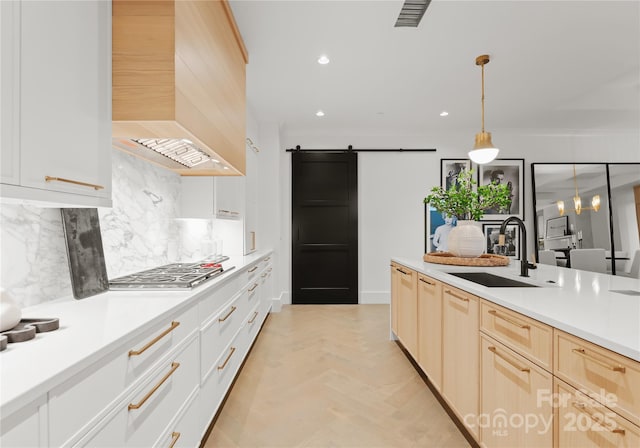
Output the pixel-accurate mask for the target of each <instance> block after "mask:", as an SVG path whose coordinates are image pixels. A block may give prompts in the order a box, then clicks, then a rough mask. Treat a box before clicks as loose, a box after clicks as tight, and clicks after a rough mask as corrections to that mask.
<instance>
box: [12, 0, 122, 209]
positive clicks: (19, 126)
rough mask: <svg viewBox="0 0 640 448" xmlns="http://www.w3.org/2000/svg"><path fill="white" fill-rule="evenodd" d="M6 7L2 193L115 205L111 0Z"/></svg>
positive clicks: (50, 199)
mask: <svg viewBox="0 0 640 448" xmlns="http://www.w3.org/2000/svg"><path fill="white" fill-rule="evenodd" d="M1 7H2V12H1V14H2V17H1V20H2V31H1V34H2V37H1V45H2V57H1V64H2V65H1V67H0V72H1V85H2V89H1V92H0V94H1V95H2V110H1V113H2V115H1V119H2V126H1V128H2V134H1V141H2V148H1V149H2V162H3V168H2V184H3V185H2V191H1V195H2V196H3V197H5V198H14V199H27V200H33V201H45V202H50V203H59V204H65V205H77V206H110V205H111V2H105V1H100V0H87V1H82V2H78V1H55V2H51V1H23V2H2V5H1ZM17 92H19V94H17ZM5 99H6V103H5ZM5 163H7V166H6V167H5Z"/></svg>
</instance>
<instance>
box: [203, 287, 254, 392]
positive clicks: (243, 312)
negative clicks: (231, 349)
mask: <svg viewBox="0 0 640 448" xmlns="http://www.w3.org/2000/svg"><path fill="white" fill-rule="evenodd" d="M247 300H248V299H247V291H246V290H245V291H243V292H241V293H239V294H238V295H237V296H236V297H235V299H234V300H233V301H232V302H231V303H229V304H228V305H227V306H226V307H224V308H223V309H222V310H221V311H220V312H219V313H218V314H216V315H215V316H214V317H213V319H212V320H211V321H210V322H209V323H207V325H206V326H205V327H204V328H203V329H202V330H200V350H201V351H200V357H201V361H200V364H201V368H200V369H201V372H200V375H201V378H202V380H204V379H205V378H206V377H207V376H208V375H210V374H211V371H212V370H215V368H216V366H215V362H216V360H217V359H218V358H219V357H220V353H222V351H223V350H224V348H225V347H226V346H227V345H229V343H230V342H231V339H233V337H234V336H235V335H236V333H237V332H238V330H239V329H240V327H242V324H243V322H244V319H245V317H246V316H247V311H248V306H247V303H248V302H247Z"/></svg>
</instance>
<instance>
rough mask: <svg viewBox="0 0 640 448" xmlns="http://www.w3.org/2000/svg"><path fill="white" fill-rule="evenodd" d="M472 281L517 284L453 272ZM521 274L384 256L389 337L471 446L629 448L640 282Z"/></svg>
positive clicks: (544, 269)
mask: <svg viewBox="0 0 640 448" xmlns="http://www.w3.org/2000/svg"><path fill="white" fill-rule="evenodd" d="M472 272H475V273H482V272H484V273H490V274H494V275H496V276H499V277H502V278H507V279H510V280H515V281H520V282H524V283H527V285H526V286H527V287H487V286H483V285H481V284H478V283H475V282H473V281H470V280H465V279H463V278H460V277H458V276H456V275H455V274H459V273H472ZM519 273H520V269H519V263H517V262H516V263H512V264H511V265H510V266H506V267H489V268H479V267H466V266H450V265H440V264H432V263H425V262H423V261H422V260H421V259H406V258H393V259H392V261H391V278H392V307H391V330H392V336H393V337H397V339H398V341H399V343H400V344H401V346H402V347H403V349H404V350H405V352H406V353H407V355H408V356H409V358H410V360H412V361H413V363H414V366H416V368H417V369H418V370H419V371H420V372H421V373H423V374H424V375H425V377H426V378H427V379H428V384H429V385H430V387H431V388H432V390H433V391H434V392H435V393H436V394H437V395H438V396H439V397H440V398H441V402H442V403H443V404H444V406H445V407H446V408H448V409H449V410H450V411H451V414H452V415H454V416H455V418H454V419H455V420H457V421H458V423H459V426H461V428H463V432H466V435H467V437H468V439H469V440H470V441H472V442H474V443H478V444H481V445H483V446H487V447H492V446H549V447H551V446H581V447H582V446H594V447H595V446H604V445H607V446H609V445H610V446H638V444H640V280H637V279H630V278H625V277H616V276H609V275H603V274H597V273H592V272H586V271H579V270H575V269H567V268H560V267H553V266H547V265H539V266H538V268H537V269H535V270H530V271H529V274H530V277H528V278H523V277H520V276H519ZM523 286H524V285H523ZM527 418H528V419H529V420H527ZM572 419H573V420H572ZM524 422H526V425H525V424H524Z"/></svg>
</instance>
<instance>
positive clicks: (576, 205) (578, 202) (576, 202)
mask: <svg viewBox="0 0 640 448" xmlns="http://www.w3.org/2000/svg"><path fill="white" fill-rule="evenodd" d="M573 187H574V189H575V191H576V195H575V196H574V197H573V209H572V210H569V211H573V212H576V215H579V214H580V213H582V210H593V211H594V212H597V211H598V210H600V195H599V194H596V195H594V196H593V197H592V198H591V207H583V206H582V199H581V198H580V195H579V194H578V178H577V176H576V166H575V165H573ZM556 205H557V206H558V212H559V213H560V216H562V215H564V212H565V208H564V201H558V202H556Z"/></svg>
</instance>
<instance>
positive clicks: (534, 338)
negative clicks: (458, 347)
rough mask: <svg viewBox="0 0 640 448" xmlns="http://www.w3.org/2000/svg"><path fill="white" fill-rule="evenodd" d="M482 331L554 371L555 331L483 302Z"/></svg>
mask: <svg viewBox="0 0 640 448" xmlns="http://www.w3.org/2000/svg"><path fill="white" fill-rule="evenodd" d="M480 319H481V320H480V329H481V330H482V331H483V332H485V333H486V334H488V335H490V336H493V337H494V338H496V339H497V340H498V341H500V342H502V343H503V344H504V345H506V346H507V347H509V348H512V349H513V350H515V351H517V352H518V353H520V354H521V355H523V356H524V357H526V358H528V359H530V360H531V361H533V362H535V363H536V364H538V365H539V366H541V367H543V368H544V369H546V370H548V371H549V372H551V371H552V359H553V356H552V352H553V328H552V327H550V326H548V325H545V324H543V323H540V322H538V321H536V320H534V319H531V318H529V317H525V316H523V315H522V314H519V313H516V312H514V311H511V310H508V309H506V308H503V307H501V306H498V305H494V304H492V303H488V302H486V301H484V300H482V301H481V318H480Z"/></svg>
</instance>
